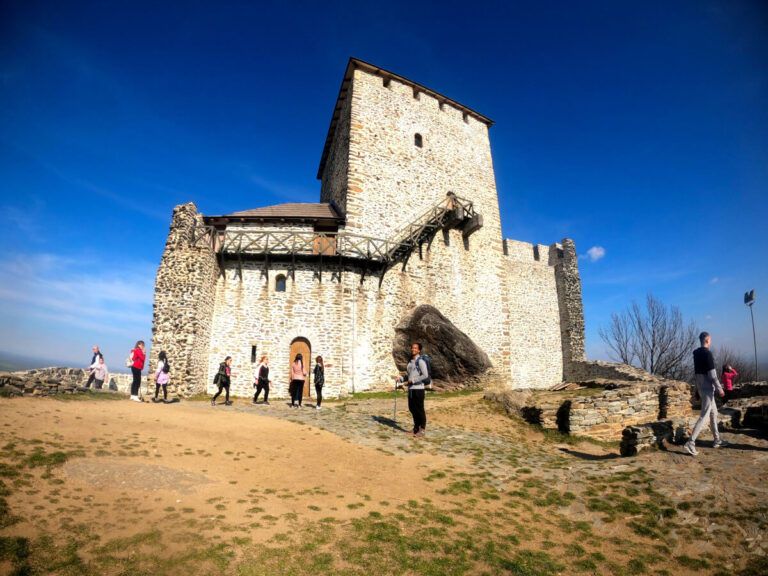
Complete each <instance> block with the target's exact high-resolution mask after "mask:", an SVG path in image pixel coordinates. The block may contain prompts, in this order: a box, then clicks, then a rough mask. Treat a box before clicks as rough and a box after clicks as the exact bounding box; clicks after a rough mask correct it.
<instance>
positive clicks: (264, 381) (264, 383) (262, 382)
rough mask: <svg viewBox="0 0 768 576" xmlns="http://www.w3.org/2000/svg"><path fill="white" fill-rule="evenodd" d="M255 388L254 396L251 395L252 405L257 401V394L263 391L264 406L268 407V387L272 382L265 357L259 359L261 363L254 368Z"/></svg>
mask: <svg viewBox="0 0 768 576" xmlns="http://www.w3.org/2000/svg"><path fill="white" fill-rule="evenodd" d="M254 377H255V382H254V384H253V385H254V386H256V394H254V395H253V403H254V404H256V401H257V400H258V399H259V394H261V391H262V390H264V404H266V405H267V406H269V387H270V386H271V385H272V381H271V380H270V379H269V358H267V357H266V356H262V357H261V362H259V365H258V366H256V372H255V373H254Z"/></svg>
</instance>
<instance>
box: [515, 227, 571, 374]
mask: <svg viewBox="0 0 768 576" xmlns="http://www.w3.org/2000/svg"><path fill="white" fill-rule="evenodd" d="M504 242H505V247H506V252H507V257H506V265H507V277H506V280H507V282H506V290H507V294H508V296H509V310H510V326H509V334H510V337H509V346H510V354H511V366H510V375H511V384H512V386H513V387H515V388H546V387H549V386H552V385H554V384H557V383H558V382H562V380H563V362H562V355H561V354H559V351H560V349H561V346H562V340H561V331H560V305H559V302H558V293H557V279H556V277H555V273H556V268H555V266H553V265H550V262H549V254H550V250H554V251H555V252H556V251H557V247H558V245H557V244H555V245H554V246H553V247H552V248H550V247H549V246H534V245H533V244H528V243H527V242H518V241H515V240H505V241H504Z"/></svg>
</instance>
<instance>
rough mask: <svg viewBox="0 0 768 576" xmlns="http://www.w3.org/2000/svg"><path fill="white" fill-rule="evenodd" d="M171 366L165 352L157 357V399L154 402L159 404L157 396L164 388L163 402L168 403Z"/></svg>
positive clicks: (153, 399)
mask: <svg viewBox="0 0 768 576" xmlns="http://www.w3.org/2000/svg"><path fill="white" fill-rule="evenodd" d="M170 371H171V364H170V362H168V356H167V355H166V353H165V351H162V352H160V354H158V355H157V370H155V397H154V398H152V402H159V400H158V399H157V395H158V394H159V393H160V387H161V386H162V388H163V402H168V382H169V381H170Z"/></svg>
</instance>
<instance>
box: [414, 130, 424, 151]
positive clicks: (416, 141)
mask: <svg viewBox="0 0 768 576" xmlns="http://www.w3.org/2000/svg"><path fill="white" fill-rule="evenodd" d="M413 143H414V144H416V146H417V147H419V148H421V147H422V144H423V142H422V139H421V134H419V133H416V134H414V136H413Z"/></svg>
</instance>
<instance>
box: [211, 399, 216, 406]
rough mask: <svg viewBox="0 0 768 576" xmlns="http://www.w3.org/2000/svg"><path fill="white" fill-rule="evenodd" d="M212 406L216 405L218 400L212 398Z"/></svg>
mask: <svg viewBox="0 0 768 576" xmlns="http://www.w3.org/2000/svg"><path fill="white" fill-rule="evenodd" d="M211 406H216V400H214V399H213V398H211Z"/></svg>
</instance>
